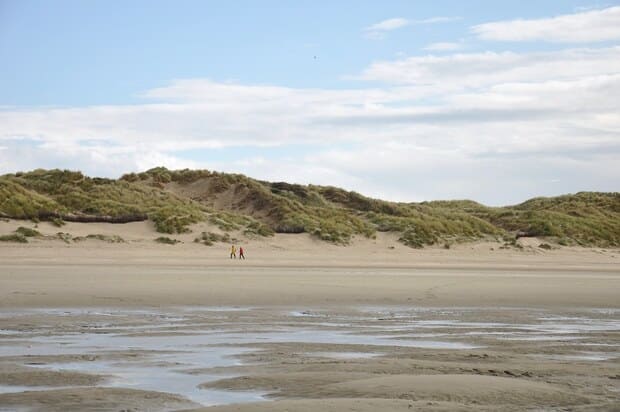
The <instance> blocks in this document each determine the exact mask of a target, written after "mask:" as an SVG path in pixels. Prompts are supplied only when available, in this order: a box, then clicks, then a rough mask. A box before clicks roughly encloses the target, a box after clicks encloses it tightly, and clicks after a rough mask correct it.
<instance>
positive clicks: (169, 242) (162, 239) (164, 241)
mask: <svg viewBox="0 0 620 412" xmlns="http://www.w3.org/2000/svg"><path fill="white" fill-rule="evenodd" d="M155 242H157V243H162V244H164V245H176V244H177V243H181V241H180V240H178V239H171V238H169V237H168V236H160V237H158V238H157V239H155Z"/></svg>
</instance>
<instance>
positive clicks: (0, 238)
mask: <svg viewBox="0 0 620 412" xmlns="http://www.w3.org/2000/svg"><path fill="white" fill-rule="evenodd" d="M0 242H17V243H28V239H26V236H24V235H22V234H21V233H11V234H10V235H0Z"/></svg>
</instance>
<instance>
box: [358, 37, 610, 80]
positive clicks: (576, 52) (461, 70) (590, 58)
mask: <svg viewBox="0 0 620 412" xmlns="http://www.w3.org/2000/svg"><path fill="white" fill-rule="evenodd" d="M618 72H620V47H618V46H616V47H608V48H600V49H569V50H561V51H552V52H533V53H515V52H482V53H457V54H450V55H447V56H434V55H428V56H416V57H410V58H407V59H402V60H396V61H385V62H375V63H373V64H371V65H370V66H369V67H368V68H366V69H365V70H364V71H363V72H362V74H361V75H360V76H359V77H358V78H359V79H364V80H373V81H383V82H388V83H394V84H410V85H417V86H428V87H439V88H442V89H444V90H446V89H447V90H453V89H454V88H462V87H484V86H489V85H493V84H499V83H507V82H538V81H545V80H561V79H575V78H580V77H583V76H591V75H599V74H613V73H618Z"/></svg>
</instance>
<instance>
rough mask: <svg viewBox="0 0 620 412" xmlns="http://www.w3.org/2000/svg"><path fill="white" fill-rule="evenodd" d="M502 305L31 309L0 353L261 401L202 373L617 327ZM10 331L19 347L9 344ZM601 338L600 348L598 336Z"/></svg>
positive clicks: (185, 392) (110, 377)
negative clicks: (258, 356) (297, 350)
mask: <svg viewBox="0 0 620 412" xmlns="http://www.w3.org/2000/svg"><path fill="white" fill-rule="evenodd" d="M509 310H510V309H503V308H502V309H499V308H495V309H493V310H489V309H487V310H486V311H483V310H482V309H466V308H465V309H464V308H459V309H439V308H435V309H419V308H403V307H399V308H395V309H393V310H391V309H386V308H376V310H375V311H372V310H370V309H369V308H368V307H366V308H364V309H363V310H359V309H357V310H356V309H351V310H348V311H346V312H344V313H337V312H330V311H327V310H314V309H307V310H288V311H284V312H282V311H281V310H272V309H269V308H246V307H215V308H209V307H202V308H191V307H176V308H170V309H169V310H164V311H162V310H118V311H115V310H110V309H89V310H84V309H75V310H73V309H60V310H52V311H43V310H30V311H24V312H22V313H17V315H16V316H20V318H19V319H20V320H21V319H24V317H25V316H27V315H29V314H30V315H32V314H33V313H34V314H43V315H44V317H45V322H46V325H47V326H45V328H43V327H42V326H41V325H40V324H39V325H37V327H36V329H35V326H34V325H35V324H36V323H33V326H32V328H30V329H28V330H23V325H21V326H19V327H20V328H21V329H22V330H17V329H15V330H12V329H11V328H10V327H7V326H8V325H3V327H2V329H0V332H1V333H0V356H24V355H44V356H50V355H51V356H54V355H84V354H87V355H96V357H95V358H93V359H94V360H90V361H89V360H84V361H81V360H80V361H74V360H73V361H71V362H61V361H59V360H54V359H53V358H52V359H50V362H47V363H43V364H40V365H35V366H34V367H37V368H43V369H51V370H65V371H76V372H84V373H93V374H99V375H105V376H106V377H107V378H106V381H105V382H103V383H102V384H101V386H106V387H122V388H135V389H142V390H150V391H160V392H168V393H175V394H179V395H182V396H185V397H186V398H187V399H189V400H192V401H194V402H197V403H200V404H203V405H206V406H208V405H216V404H225V403H235V402H249V401H256V400H261V399H264V398H263V395H264V394H263V393H261V392H233V391H222V390H212V389H200V388H199V385H200V384H202V383H204V382H208V381H212V380H217V379H222V378H226V377H231V376H233V375H230V374H228V375H221V374H213V373H211V374H209V369H211V368H216V367H223V368H226V367H232V366H236V365H240V364H241V362H240V361H239V358H240V356H241V355H243V354H246V353H248V352H252V351H256V350H263V349H265V348H264V346H263V345H264V344H273V343H300V344H301V343H304V344H316V345H322V344H326V345H347V347H346V348H343V349H345V350H343V351H338V350H337V349H336V350H332V348H330V347H328V348H326V350H324V351H321V349H320V347H319V348H316V350H315V351H308V352H306V353H304V356H308V357H323V358H332V359H345V360H346V359H359V360H363V359H368V358H372V357H375V356H381V355H383V354H384V352H385V351H386V349H381V347H402V348H420V349H426V350H435V349H438V350H447V351H449V350H469V349H476V348H482V347H485V345H487V344H488V345H494V344H502V343H501V341H506V340H514V341H541V342H544V341H550V342H552V343H553V342H556V341H557V342H563V341H575V342H576V343H574V345H579V343H578V341H579V340H582V339H587V340H588V341H587V343H585V342H584V345H597V344H598V343H596V341H593V339H596V337H597V336H601V334H609V333H615V332H617V331H620V320H619V319H593V316H594V315H593V314H592V313H593V312H590V314H589V315H588V316H584V317H579V316H564V317H562V316H554V315H553V314H548V313H543V314H541V313H540V311H538V312H537V311H530V312H527V311H525V310H524V309H519V312H520V315H519V317H517V318H515V320H514V321H513V320H512V318H510V317H509V316H503V317H501V316H502V314H505V313H509V312H507V311H509ZM502 311H504V312H502ZM480 315H481V316H480ZM496 315H498V316H500V317H496ZM612 315H615V313H612V314H608V313H605V314H601V316H602V317H605V316H607V317H609V316H612ZM10 317H11V316H10V314H9V313H8V312H0V320H2V319H7V318H10ZM480 319H482V320H483V321H480ZM507 319H508V320H507ZM517 319H518V320H519V321H516V320H517ZM31 320H32V321H34V320H36V318H33V319H26V320H25V321H24V324H30V323H31ZM484 320H489V321H488V322H485V321H484ZM50 325H51V326H50ZM56 325H59V326H56ZM16 336H17V337H19V338H20V344H11V342H13V343H15V337H16ZM26 340H27V344H24V343H23V341H26ZM481 342H482V344H481ZM600 342H601V343H600V345H606V343H604V342H605V341H604V340H603V341H600ZM504 344H505V343H504ZM354 345H363V346H365V347H364V348H363V349H362V348H361V346H360V351H356V350H355V347H354ZM352 346H353V347H352ZM369 347H377V348H376V350H373V349H372V348H369ZM584 349H585V347H584ZM362 350H363V351H362ZM605 350H606V349H605ZM612 355H614V356H612ZM615 355H616V354H614V353H611V352H605V353H603V352H593V351H582V352H578V353H574V354H568V355H564V354H562V355H560V354H558V356H561V359H562V360H571V358H570V357H572V360H589V361H597V360H609V359H613V358H615V357H617V356H615ZM544 356H548V355H544ZM550 356H555V355H550ZM70 359H74V358H70ZM0 360H1V359H0ZM46 389H49V388H46V387H38V388H37V387H23V386H0V392H19V391H24V390H46Z"/></svg>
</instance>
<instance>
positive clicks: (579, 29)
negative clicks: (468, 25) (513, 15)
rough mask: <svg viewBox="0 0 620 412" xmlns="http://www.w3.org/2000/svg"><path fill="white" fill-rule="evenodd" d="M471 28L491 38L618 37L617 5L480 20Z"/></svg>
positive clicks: (583, 39) (571, 39) (562, 39)
mask: <svg viewBox="0 0 620 412" xmlns="http://www.w3.org/2000/svg"><path fill="white" fill-rule="evenodd" d="M471 30H472V32H473V33H474V34H476V35H477V36H478V37H479V38H481V39H484V40H494V41H533V40H542V41H549V42H560V43H592V42H601V41H610V40H620V6H617V7H609V8H606V9H602V10H589V11H585V12H581V13H574V14H565V15H561V16H557V17H551V18H545V19H532V20H510V21H498V22H491V23H484V24H479V25H477V26H473V27H472V29H471Z"/></svg>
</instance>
